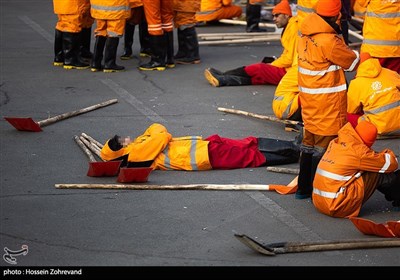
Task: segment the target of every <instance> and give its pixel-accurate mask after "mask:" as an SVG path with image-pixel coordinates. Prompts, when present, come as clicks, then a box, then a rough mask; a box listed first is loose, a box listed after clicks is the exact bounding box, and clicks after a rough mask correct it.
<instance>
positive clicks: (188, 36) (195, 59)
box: [175, 26, 200, 64]
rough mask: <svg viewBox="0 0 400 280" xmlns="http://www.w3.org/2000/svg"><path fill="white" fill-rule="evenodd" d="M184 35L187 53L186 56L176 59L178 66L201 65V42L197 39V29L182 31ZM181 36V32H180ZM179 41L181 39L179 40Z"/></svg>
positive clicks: (191, 28)
mask: <svg viewBox="0 0 400 280" xmlns="http://www.w3.org/2000/svg"><path fill="white" fill-rule="evenodd" d="M181 33H182V34H183V40H184V41H183V45H184V46H183V50H184V51H185V53H184V56H182V57H180V58H177V59H175V61H176V63H177V64H199V63H200V54H199V41H198V39H197V32H196V28H195V27H194V26H193V27H189V28H186V29H185V30H183V31H181ZM178 34H179V30H178ZM178 39H179V38H178Z"/></svg>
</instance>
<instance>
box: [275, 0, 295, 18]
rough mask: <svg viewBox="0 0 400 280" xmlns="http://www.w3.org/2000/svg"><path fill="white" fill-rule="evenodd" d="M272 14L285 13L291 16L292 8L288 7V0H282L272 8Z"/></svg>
mask: <svg viewBox="0 0 400 280" xmlns="http://www.w3.org/2000/svg"><path fill="white" fill-rule="evenodd" d="M272 14H273V15H276V14H285V15H289V16H292V9H290V5H289V1H288V0H282V1H281V2H279V3H278V4H276V6H275V7H274V9H273V10H272Z"/></svg>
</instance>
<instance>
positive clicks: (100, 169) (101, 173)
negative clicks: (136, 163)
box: [86, 161, 122, 177]
mask: <svg viewBox="0 0 400 280" xmlns="http://www.w3.org/2000/svg"><path fill="white" fill-rule="evenodd" d="M121 162H122V161H106V162H101V161H100V162H89V170H88V172H87V174H86V175H87V176H89V177H112V176H116V175H117V174H118V171H119V167H120V166H121Z"/></svg>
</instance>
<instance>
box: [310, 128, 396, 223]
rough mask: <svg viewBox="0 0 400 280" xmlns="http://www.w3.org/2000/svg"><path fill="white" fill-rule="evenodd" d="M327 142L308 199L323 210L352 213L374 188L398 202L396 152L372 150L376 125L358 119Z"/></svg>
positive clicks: (339, 214) (335, 214)
mask: <svg viewBox="0 0 400 280" xmlns="http://www.w3.org/2000/svg"><path fill="white" fill-rule="evenodd" d="M338 135H339V136H338V138H336V139H334V140H333V141H331V142H330V144H329V146H328V149H327V150H326V152H325V154H324V155H323V157H322V159H321V161H320V163H319V164H318V169H317V172H316V174H315V179H314V183H313V185H314V189H313V194H312V201H313V204H314V206H315V207H316V208H317V209H318V210H319V211H320V212H321V213H323V214H325V215H328V216H332V217H341V218H343V217H356V216H358V214H359V212H360V209H361V206H362V205H363V204H365V202H366V201H367V200H368V199H369V198H370V197H371V195H372V194H373V193H374V192H375V190H378V191H380V192H382V193H383V194H384V195H385V198H386V200H388V201H393V202H392V205H393V206H394V207H399V206H400V170H397V171H396V169H397V168H398V162H397V158H396V155H395V154H394V153H393V151H391V150H389V149H384V150H383V151H381V152H375V151H374V150H372V149H371V146H372V145H373V144H374V142H375V139H376V136H377V129H376V127H375V126H374V125H373V124H372V123H370V122H368V121H361V122H360V123H359V124H358V125H357V126H356V128H355V129H354V128H353V127H352V126H351V124H350V123H347V124H346V125H345V126H343V127H342V128H341V129H340V130H339V133H338Z"/></svg>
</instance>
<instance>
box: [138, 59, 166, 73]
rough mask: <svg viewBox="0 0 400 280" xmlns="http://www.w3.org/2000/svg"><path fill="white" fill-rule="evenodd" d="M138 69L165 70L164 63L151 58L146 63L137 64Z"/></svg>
mask: <svg viewBox="0 0 400 280" xmlns="http://www.w3.org/2000/svg"><path fill="white" fill-rule="evenodd" d="M139 70H143V71H151V70H157V71H164V70H165V63H163V64H162V63H159V62H156V61H154V60H151V61H150V62H148V63H144V64H141V65H140V66H139Z"/></svg>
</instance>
